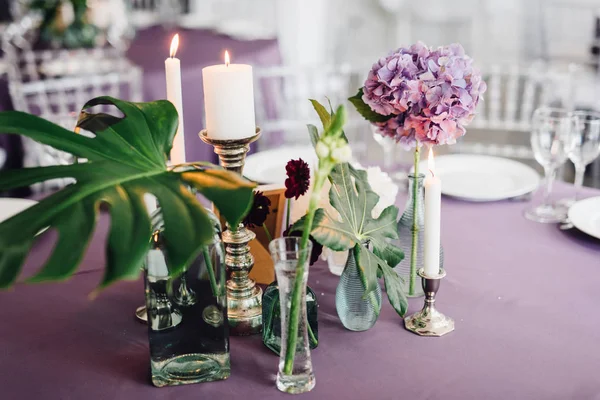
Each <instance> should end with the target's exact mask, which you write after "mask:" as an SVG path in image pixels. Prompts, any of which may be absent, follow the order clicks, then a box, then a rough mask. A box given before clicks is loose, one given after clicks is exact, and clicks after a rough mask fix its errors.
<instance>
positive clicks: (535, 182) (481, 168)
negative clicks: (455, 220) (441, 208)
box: [421, 154, 540, 202]
mask: <svg viewBox="0 0 600 400" xmlns="http://www.w3.org/2000/svg"><path fill="white" fill-rule="evenodd" d="M422 165H423V166H422V167H421V172H424V171H427V170H428V169H429V167H428V166H427V162H423V163H422ZM435 172H436V174H437V176H439V177H440V179H441V180H442V194H444V195H446V196H451V197H456V198H459V199H462V200H467V201H479V202H483V201H498V200H504V199H510V198H512V197H517V196H522V195H525V194H527V193H531V192H533V191H534V190H535V189H537V187H538V186H539V184H540V176H539V174H538V173H537V172H536V171H535V170H534V169H533V168H531V167H529V166H528V165H525V164H523V163H520V162H518V161H514V160H510V159H507V158H501V157H492V156H482V155H475V154H449V155H443V156H439V157H436V158H435Z"/></svg>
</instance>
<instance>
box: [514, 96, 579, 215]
mask: <svg viewBox="0 0 600 400" xmlns="http://www.w3.org/2000/svg"><path fill="white" fill-rule="evenodd" d="M575 121H576V118H575V117H574V116H573V113H571V112H569V111H567V110H564V109H558V108H547V107H543V108H539V109H537V110H535V112H534V114H533V119H532V132H531V147H532V148H533V154H534V156H535V159H536V161H537V162H538V163H540V165H541V166H542V167H544V174H545V185H546V188H545V192H544V200H543V203H542V204H541V205H538V206H534V207H531V208H528V209H527V210H525V217H526V218H527V219H530V220H532V221H536V222H547V223H556V222H561V221H563V220H565V218H566V216H567V209H568V208H567V207H566V206H565V205H561V204H553V203H551V202H550V194H551V193H552V185H553V183H554V179H555V178H556V170H557V169H558V168H559V167H560V166H562V165H563V164H564V163H565V162H566V161H567V158H568V154H569V153H570V152H571V150H572V148H573V146H574V140H573V138H574V137H575V134H574V131H575Z"/></svg>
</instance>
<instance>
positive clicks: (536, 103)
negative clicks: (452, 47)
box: [449, 62, 575, 159]
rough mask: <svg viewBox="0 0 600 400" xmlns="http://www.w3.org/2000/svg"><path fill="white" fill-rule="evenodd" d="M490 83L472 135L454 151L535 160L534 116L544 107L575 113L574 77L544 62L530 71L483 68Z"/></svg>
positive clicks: (509, 67)
mask: <svg viewBox="0 0 600 400" xmlns="http://www.w3.org/2000/svg"><path fill="white" fill-rule="evenodd" d="M481 70H482V73H483V76H484V80H485V81H486V83H487V87H488V88H487V92H486V93H485V94H484V95H483V97H484V101H482V102H480V103H479V106H478V109H477V113H476V116H475V118H474V119H473V122H472V123H471V124H470V125H469V126H468V128H467V130H468V134H467V135H466V136H465V137H464V138H463V139H461V140H460V141H459V142H458V143H457V144H456V145H455V146H450V147H451V148H450V149H449V150H450V151H453V152H461V153H474V154H484V155H493V156H501V157H509V158H519V159H533V152H532V150H531V146H530V144H529V135H530V132H531V119H532V116H533V112H534V110H535V109H536V108H538V107H540V106H554V107H563V108H567V109H571V108H572V107H573V104H572V93H573V85H572V74H573V72H574V71H575V67H574V66H570V67H569V69H568V70H567V71H562V72H561V71H553V70H550V69H548V68H547V66H546V65H545V64H543V63H541V62H536V63H533V64H532V65H530V66H528V67H521V66H518V65H491V66H489V67H484V68H481Z"/></svg>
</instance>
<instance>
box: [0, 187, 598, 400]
mask: <svg viewBox="0 0 600 400" xmlns="http://www.w3.org/2000/svg"><path fill="white" fill-rule="evenodd" d="M557 186H558V187H557V191H558V192H559V193H562V194H565V195H566V194H570V193H568V190H570V189H571V190H572V188H571V187H570V186H567V185H564V184H559V185H557ZM585 194H586V195H599V194H600V192H599V191H594V190H587V191H586V192H585ZM403 203H404V198H403V197H402V196H401V198H399V204H403ZM526 206H527V203H523V202H498V203H481V204H477V203H466V202H461V201H456V200H450V199H446V198H445V199H444V200H443V211H442V215H443V220H442V241H443V245H444V250H445V257H444V258H445V262H446V265H445V267H446V269H447V272H448V276H447V278H446V279H445V280H444V281H443V282H442V284H441V290H440V292H439V296H438V305H439V308H440V309H441V310H442V311H443V312H444V313H446V314H447V315H449V316H452V317H454V319H455V321H456V331H455V332H452V333H451V334H449V335H447V336H445V337H442V338H423V337H418V336H416V335H414V334H412V333H410V332H408V331H406V330H405V329H404V328H403V323H402V320H401V319H400V318H399V317H398V316H397V315H396V314H395V313H394V311H393V310H392V308H391V307H390V306H389V304H387V302H386V303H385V304H384V307H383V310H382V313H381V316H380V318H379V320H378V321H377V323H376V325H375V326H374V327H373V328H372V329H371V330H369V331H367V332H360V333H358V332H350V331H347V330H345V329H344V328H343V327H342V325H341V323H340V322H339V320H338V318H337V315H336V312H335V306H334V296H335V287H336V284H337V279H338V278H337V277H335V276H333V275H331V274H330V273H329V272H328V270H327V267H326V266H325V265H324V264H322V263H321V264H317V265H315V266H314V267H312V270H311V272H310V278H309V281H310V285H311V287H312V288H313V289H314V290H315V292H316V293H317V295H318V297H319V302H320V307H319V339H320V344H319V347H318V348H317V349H316V350H314V351H313V353H312V355H313V364H314V369H315V374H316V378H317V385H316V388H315V389H314V390H313V391H312V392H311V393H309V394H306V395H303V396H302V397H301V398H305V399H357V400H358V399H360V400H362V399H377V400H383V399H458V400H464V399H501V400H506V399H561V400H562V399H598V398H600V379H599V378H598V371H600V351H599V350H598V344H599V343H600V313H599V312H598V305H599V304H600V290H598V284H599V282H600V241H599V240H596V239H593V238H591V237H588V236H586V235H584V234H582V233H579V232H576V231H569V232H565V231H561V230H559V229H558V228H557V227H556V226H554V225H544V224H537V223H534V222H530V221H527V220H525V219H524V218H523V217H522V214H521V213H522V210H523V209H524V208H525V207H526ZM103 224H104V225H102V226H103V228H104V229H105V228H106V221H103ZM101 237H102V233H100V234H99V236H98V237H97V238H96V239H95V240H94V243H93V245H92V248H91V249H90V254H89V255H88V257H87V258H86V261H85V262H84V266H83V272H81V273H79V274H78V275H77V276H75V277H74V278H72V279H71V280H70V281H68V282H66V283H61V284H43V285H17V286H16V288H15V289H14V290H13V291H11V292H6V293H0V305H1V307H0V321H1V323H0V349H1V350H0V388H1V389H0V393H2V396H1V398H2V399H11V400H12V399H127V400H132V399H140V400H141V399H236V398H237V399H242V398H243V399H260V400H266V399H276V398H282V399H283V398H288V397H289V396H288V395H285V394H282V393H280V392H278V391H277V389H275V383H274V379H275V373H276V370H277V361H278V359H277V357H276V356H275V355H273V354H272V353H271V352H270V351H269V350H267V349H266V348H265V347H264V346H263V345H262V342H261V339H260V337H259V336H254V337H244V338H241V337H233V338H231V377H230V378H229V379H228V380H226V381H220V382H213V383H205V384H198V385H187V386H180V387H173V388H161V389H157V388H154V387H153V386H151V384H150V381H149V351H148V339H147V331H146V327H145V326H143V325H141V324H139V323H138V322H136V321H135V319H134V317H133V310H134V309H135V308H136V306H139V305H140V304H142V303H143V287H142V283H141V282H140V281H138V282H128V283H119V284H117V285H115V286H113V287H111V288H109V289H108V290H106V291H105V292H103V293H102V294H101V295H100V296H99V297H98V298H96V299H95V300H89V299H88V298H87V297H86V295H87V294H89V293H90V292H91V291H92V289H93V288H94V286H95V285H96V284H97V283H98V282H99V280H100V278H101V274H102V272H101V267H102V262H103V257H102V256H101V255H100V254H101V249H100V247H101V244H102V238H101ZM38 257H39V255H38ZM34 258H35V257H34ZM32 261H34V260H32ZM422 302H423V300H422V299H411V300H410V308H409V312H411V313H412V312H414V311H416V310H417V309H419V308H420V307H421V305H422Z"/></svg>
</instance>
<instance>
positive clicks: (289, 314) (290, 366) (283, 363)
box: [269, 237, 315, 394]
mask: <svg viewBox="0 0 600 400" xmlns="http://www.w3.org/2000/svg"><path fill="white" fill-rule="evenodd" d="M300 241H301V238H298V237H282V238H278V239H275V240H273V241H272V242H271V243H270V244H269V250H270V252H271V257H273V261H274V263H275V273H276V275H277V283H278V285H279V305H280V309H279V311H280V317H281V318H280V319H281V352H280V353H279V371H278V373H277V388H278V389H279V390H281V391H282V392H287V393H292V394H296V393H304V392H308V391H310V390H312V389H313V388H314V387H315V375H314V373H313V369H312V361H311V357H310V346H309V340H308V329H307V326H308V320H307V313H306V281H307V279H308V268H309V259H310V253H311V250H312V243H311V242H310V241H309V242H308V245H307V248H306V249H304V250H300ZM300 260H302V261H303V262H302V263H301V264H300V263H299V261H300ZM299 264H300V265H299ZM297 279H298V281H297ZM290 320H291V321H292V323H291V324H290Z"/></svg>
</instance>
